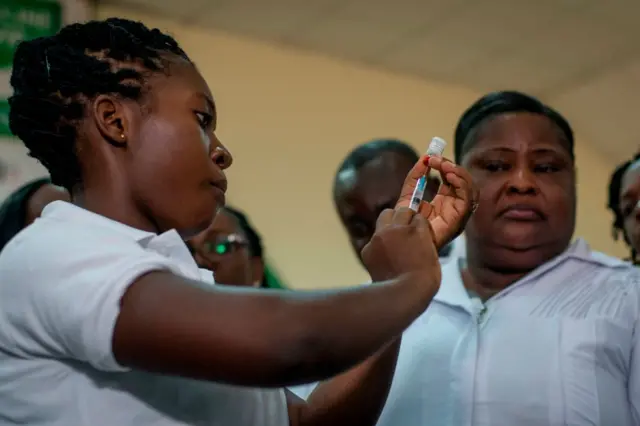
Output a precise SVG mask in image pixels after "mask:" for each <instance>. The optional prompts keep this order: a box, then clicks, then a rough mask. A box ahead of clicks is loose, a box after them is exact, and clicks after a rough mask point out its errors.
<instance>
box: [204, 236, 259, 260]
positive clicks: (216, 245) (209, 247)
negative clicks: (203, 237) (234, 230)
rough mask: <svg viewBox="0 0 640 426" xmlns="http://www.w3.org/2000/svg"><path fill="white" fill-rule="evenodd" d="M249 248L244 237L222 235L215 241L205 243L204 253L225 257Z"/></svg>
mask: <svg viewBox="0 0 640 426" xmlns="http://www.w3.org/2000/svg"><path fill="white" fill-rule="evenodd" d="M247 246H248V242H247V240H246V238H244V237H243V236H242V235H238V234H230V235H221V236H219V237H218V238H216V239H215V240H214V241H206V242H205V243H204V251H205V253H206V254H216V255H218V256H224V255H227V254H229V253H231V252H234V251H237V250H240V249H242V248H245V247H247Z"/></svg>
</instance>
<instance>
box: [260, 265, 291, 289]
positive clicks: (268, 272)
mask: <svg viewBox="0 0 640 426" xmlns="http://www.w3.org/2000/svg"><path fill="white" fill-rule="evenodd" d="M264 286H265V287H266V288H281V289H287V288H288V287H287V286H286V285H285V284H284V282H283V281H282V279H281V278H280V276H279V275H278V273H277V272H276V271H275V270H274V268H273V266H272V265H270V264H269V262H267V264H266V265H265V267H264Z"/></svg>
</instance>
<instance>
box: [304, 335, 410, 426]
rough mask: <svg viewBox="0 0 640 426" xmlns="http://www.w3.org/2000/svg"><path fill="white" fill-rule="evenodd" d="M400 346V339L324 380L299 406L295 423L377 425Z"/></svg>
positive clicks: (320, 425) (345, 425)
mask: <svg viewBox="0 0 640 426" xmlns="http://www.w3.org/2000/svg"><path fill="white" fill-rule="evenodd" d="M399 349H400V339H397V340H395V341H393V342H392V343H391V344H390V345H388V346H387V347H386V348H384V349H383V350H381V351H380V352H378V353H377V354H375V355H373V356H372V357H371V358H369V359H368V360H367V361H365V362H363V363H362V364H360V365H358V366H357V367H355V368H353V369H351V370H349V371H347V372H346V373H343V374H342V375H340V376H338V377H335V378H333V379H329V380H327V381H326V382H323V383H321V384H320V385H319V386H318V387H317V388H316V389H315V390H314V391H313V393H312V394H311V395H310V396H309V398H308V399H307V401H306V403H303V404H300V405H299V408H298V413H297V416H296V417H297V422H296V423H295V424H294V426H324V425H333V426H343V425H344V426H373V425H375V424H376V422H377V421H378V417H379V416H380V413H381V412H382V408H383V407H384V404H385V402H386V400H387V396H388V394H389V389H390V387H391V382H392V380H393V374H394V372H395V367H396V362H397V359H398V352H399ZM296 417H294V418H296Z"/></svg>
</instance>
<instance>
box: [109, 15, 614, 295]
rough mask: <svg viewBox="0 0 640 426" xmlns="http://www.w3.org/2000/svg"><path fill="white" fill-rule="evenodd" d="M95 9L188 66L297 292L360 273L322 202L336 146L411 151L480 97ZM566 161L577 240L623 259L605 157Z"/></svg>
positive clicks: (235, 198)
mask: <svg viewBox="0 0 640 426" xmlns="http://www.w3.org/2000/svg"><path fill="white" fill-rule="evenodd" d="M98 14H99V16H100V17H101V18H105V17H109V16H121V17H129V18H134V19H138V20H142V21H144V22H145V23H146V24H147V25H152V26H157V27H159V28H161V29H163V30H166V31H168V32H170V33H171V34H172V35H174V36H175V37H176V38H177V39H178V41H179V42H180V43H181V45H182V47H183V48H184V50H185V51H186V52H187V53H188V54H189V55H190V56H191V58H193V59H194V60H195V62H197V64H198V66H199V68H200V70H201V71H202V73H203V74H204V76H205V78H206V79H207V80H208V82H209V85H210V86H211V88H212V90H213V92H214V95H215V96H216V101H217V104H218V110H219V136H220V138H221V139H222V140H223V141H224V142H225V143H226V144H227V146H228V147H229V148H230V150H231V151H232V153H233V155H234V157H235V162H234V165H233V167H232V168H231V169H230V171H229V173H228V176H229V183H230V186H229V200H230V202H231V203H232V204H234V205H236V206H238V207H240V208H242V209H244V210H246V211H247V212H248V213H249V214H250V215H251V218H252V219H253V221H254V222H255V224H256V225H257V228H258V229H259V230H260V232H261V233H262V235H263V237H264V240H265V242H266V246H267V248H268V252H269V255H270V256H271V257H272V258H273V259H274V261H275V264H276V266H277V267H278V268H279V269H280V270H281V272H282V273H283V276H284V278H285V279H286V281H287V282H288V283H289V284H290V285H292V286H293V287H296V288H320V287H335V286H342V285H348V284H357V283H359V282H363V281H364V280H366V278H367V277H366V275H365V273H364V272H363V271H362V270H361V268H360V267H359V265H358V264H357V262H356V260H355V258H354V256H353V255H352V253H351V250H350V247H349V246H348V244H347V240H346V238H345V236H344V233H343V232H342V229H341V228H340V225H339V222H338V220H337V218H336V215H335V213H334V211H333V205H332V202H331V197H330V189H331V180H332V178H333V173H334V171H335V169H336V167H337V165H338V163H339V161H340V160H341V159H342V158H343V156H344V155H345V153H346V152H347V151H348V150H349V149H351V148H352V147H353V146H355V145H356V144H358V143H360V142H363V141H366V140H367V139H370V138H373V137H383V136H394V137H399V138H402V139H405V140H407V141H411V142H412V143H413V144H414V145H415V146H416V148H418V149H419V150H424V149H425V148H426V145H427V143H428V141H429V140H430V138H431V137H432V136H434V135H440V136H443V137H445V138H447V139H451V137H452V133H453V127H454V126H455V123H456V120H457V118H458V116H459V115H460V114H461V112H462V111H463V110H464V109H465V108H466V107H467V106H468V105H469V104H470V103H471V102H472V101H474V100H475V99H476V98H477V97H478V96H479V95H480V93H476V92H473V91H470V90H466V89H462V88H459V87H453V86H448V85H445V84H440V83H435V82H425V81H420V80H416V79H412V78H408V77H405V76H399V75H391V74H387V73H384V72H379V71H375V70H371V69H367V68H363V67H359V66H356V65H353V64H350V63H346V62H341V61H338V60H334V59H328V58H325V57H321V56H316V55H312V54H304V53H300V52H298V51H294V50H287V49H284V48H280V47H275V46H270V45H265V44H261V43H258V42H254V41H248V40H243V39H239V38H235V37H231V36H229V35H225V34H221V33H215V32H211V31H204V30H201V29H197V28H192V27H185V26H182V25H180V24H177V23H173V22H168V21H162V20H158V19H156V18H153V17H149V16H144V15H140V14H136V13H133V12H130V11H127V10H122V9H113V8H101V9H99V12H98ZM449 154H451V152H449ZM577 158H578V167H579V181H578V182H579V211H578V230H577V235H582V236H585V237H586V238H587V239H588V240H589V241H590V242H591V244H592V246H594V247H595V248H597V249H599V250H603V251H605V252H608V253H611V254H616V255H623V254H625V253H626V252H625V251H624V250H623V249H622V248H621V246H620V245H616V244H614V243H613V242H612V240H611V237H610V222H611V219H610V216H609V214H608V213H607V212H606V210H605V207H604V206H605V204H606V200H605V196H606V185H607V179H608V173H609V172H610V170H611V169H612V168H613V164H611V163H609V162H607V161H605V160H604V159H602V158H601V157H600V156H599V155H598V154H597V153H596V152H595V151H593V150H592V149H591V148H590V147H589V144H588V143H586V142H585V141H584V140H581V141H579V143H578V145H577Z"/></svg>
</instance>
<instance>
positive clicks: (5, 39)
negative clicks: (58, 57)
mask: <svg viewBox="0 0 640 426" xmlns="http://www.w3.org/2000/svg"><path fill="white" fill-rule="evenodd" d="M61 25H62V7H61V6H60V3H59V2H57V1H51V0H49V1H47V0H0V136H7V135H10V132H9V128H8V106H7V99H8V97H9V96H11V86H10V85H9V78H10V76H11V64H12V61H13V52H14V51H15V48H16V45H17V44H18V43H19V42H20V41H21V40H29V39H32V38H36V37H43V36H48V35H52V34H55V33H56V32H57V31H58V30H59V29H60V26H61Z"/></svg>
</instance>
